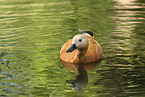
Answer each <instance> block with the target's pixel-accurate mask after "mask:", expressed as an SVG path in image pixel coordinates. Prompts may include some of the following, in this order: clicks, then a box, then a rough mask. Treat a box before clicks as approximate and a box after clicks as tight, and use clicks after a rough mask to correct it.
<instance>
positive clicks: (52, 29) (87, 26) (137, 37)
mask: <svg viewBox="0 0 145 97" xmlns="http://www.w3.org/2000/svg"><path fill="white" fill-rule="evenodd" d="M120 1H122V0H113V1H112V0H90V1H89V0H0V97H121V96H122V97H144V96H145V92H144V91H145V51H144V50H145V44H144V43H145V42H144V41H145V17H144V16H145V2H144V0H138V1H135V0H126V1H130V2H120ZM78 28H80V29H82V30H89V31H92V32H94V35H95V40H97V41H98V42H99V44H100V45H101V46H102V48H103V52H104V58H103V60H102V62H101V63H100V65H99V66H97V67H96V65H90V66H92V68H91V69H89V70H87V71H86V70H85V69H86V68H85V67H79V68H80V69H79V72H80V75H79V76H78V75H76V71H75V70H72V67H67V66H63V65H62V64H61V62H60V60H59V51H60V49H61V46H62V45H63V44H64V43H65V42H66V41H68V40H69V39H71V38H72V37H73V36H74V35H76V34H78V33H79V32H78V31H77V29H78ZM88 65H89V64H88ZM70 66H72V65H70ZM77 81H78V83H77ZM79 82H80V83H79ZM81 82H82V83H83V85H82V83H81ZM72 83H77V84H81V85H82V88H81V89H79V90H78V89H77V88H76V90H74V86H72V85H71V84H72ZM71 86H72V87H71ZM76 86H77V85H76Z"/></svg>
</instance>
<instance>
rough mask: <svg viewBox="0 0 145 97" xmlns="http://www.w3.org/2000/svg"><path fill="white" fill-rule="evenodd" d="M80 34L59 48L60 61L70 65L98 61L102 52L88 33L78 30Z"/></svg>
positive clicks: (90, 33)
mask: <svg viewBox="0 0 145 97" xmlns="http://www.w3.org/2000/svg"><path fill="white" fill-rule="evenodd" d="M79 31H80V32H82V34H78V35H75V36H74V37H73V39H71V40H69V41H67V42H66V43H65V44H64V45H63V46H62V48H61V51H60V59H61V60H63V61H65V62H70V63H89V62H95V61H98V60H100V59H101V58H102V57H103V50H102V48H101V46H100V45H99V44H98V42H97V41H95V40H94V35H93V33H92V32H90V31H83V30H80V29H79Z"/></svg>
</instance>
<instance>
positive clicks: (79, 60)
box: [72, 48, 88, 63]
mask: <svg viewBox="0 0 145 97" xmlns="http://www.w3.org/2000/svg"><path fill="white" fill-rule="evenodd" d="M87 49H88V48H87ZM87 49H81V50H78V49H77V51H76V54H75V57H74V58H73V60H72V63H82V62H83V61H84V58H85V54H86V52H87Z"/></svg>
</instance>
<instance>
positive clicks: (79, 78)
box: [60, 60, 101, 90]
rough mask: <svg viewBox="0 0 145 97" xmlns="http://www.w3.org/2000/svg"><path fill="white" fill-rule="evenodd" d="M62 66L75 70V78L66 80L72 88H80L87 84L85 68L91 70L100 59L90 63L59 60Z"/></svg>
mask: <svg viewBox="0 0 145 97" xmlns="http://www.w3.org/2000/svg"><path fill="white" fill-rule="evenodd" d="M60 62H61V64H62V65H63V67H67V68H68V69H69V70H75V71H76V78H75V80H67V82H70V83H71V86H72V90H82V89H83V88H85V87H86V86H87V84H88V73H87V70H93V69H94V68H95V67H96V66H98V65H99V64H100V63H101V60H99V61H96V62H92V63H79V64H73V63H68V62H65V61H62V60H60Z"/></svg>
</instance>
